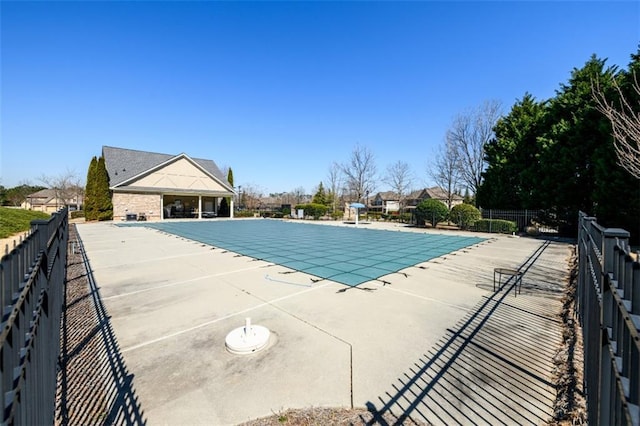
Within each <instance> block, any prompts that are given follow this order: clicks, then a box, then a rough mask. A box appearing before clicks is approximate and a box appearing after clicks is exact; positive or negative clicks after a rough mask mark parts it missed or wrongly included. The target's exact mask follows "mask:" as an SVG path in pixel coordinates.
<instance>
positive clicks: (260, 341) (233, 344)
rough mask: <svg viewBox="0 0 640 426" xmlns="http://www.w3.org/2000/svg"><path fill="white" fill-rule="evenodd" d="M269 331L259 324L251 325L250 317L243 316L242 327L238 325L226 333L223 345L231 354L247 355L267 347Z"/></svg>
mask: <svg viewBox="0 0 640 426" xmlns="http://www.w3.org/2000/svg"><path fill="white" fill-rule="evenodd" d="M270 335H271V332H270V331H269V329H268V328H266V327H263V326H261V325H252V324H251V318H245V322H244V327H238V328H236V329H235V330H232V331H231V332H230V333H229V334H227V338H226V339H225V346H226V347H227V350H228V351H229V352H231V353H233V354H238V355H248V354H252V353H255V352H258V351H260V350H262V349H264V348H266V347H267V343H269V336H270Z"/></svg>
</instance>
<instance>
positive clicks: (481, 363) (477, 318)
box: [367, 243, 566, 425]
mask: <svg viewBox="0 0 640 426" xmlns="http://www.w3.org/2000/svg"><path fill="white" fill-rule="evenodd" d="M548 245H549V244H548V243H544V244H542V245H541V246H540V248H539V249H538V250H537V251H536V252H535V253H534V254H533V255H532V256H531V257H530V258H529V259H528V260H527V262H525V264H524V265H523V266H522V267H521V270H523V271H525V279H527V272H531V273H532V275H533V273H534V272H535V273H537V274H540V275H538V276H537V277H536V278H537V279H539V278H541V276H542V275H545V276H546V275H547V274H546V273H547V272H549V273H551V272H552V271H544V270H542V269H540V268H536V267H532V266H533V265H534V263H535V261H536V260H537V259H538V258H539V257H540V256H541V254H542V252H543V251H544V250H545V249H546V248H547V247H548ZM562 271H563V270H561V271H560V272H562ZM564 271H565V272H566V269H564ZM555 273H556V279H555V280H552V279H551V278H549V279H548V280H545V281H547V285H544V286H543V287H544V289H542V291H541V292H540V294H535V292H536V290H538V289H537V288H536V287H537V286H535V285H532V286H530V287H529V288H528V289H527V291H526V292H523V293H522V294H520V293H519V294H517V296H516V295H515V282H512V281H513V280H512V279H510V281H508V282H507V285H505V286H504V287H503V289H502V290H501V291H499V292H496V293H493V294H491V295H490V296H488V297H486V298H485V299H484V300H482V301H480V302H479V303H478V304H477V305H476V307H475V308H474V309H473V310H472V311H470V312H469V313H468V314H467V315H466V316H465V317H464V318H463V319H462V320H460V321H459V322H458V324H457V325H456V326H455V327H454V328H452V329H449V330H447V333H446V335H445V336H444V337H443V338H442V339H441V340H440V341H439V342H438V343H437V344H436V345H435V346H434V347H433V348H432V349H431V350H430V351H429V352H428V353H425V354H424V355H423V356H422V357H420V358H419V359H418V360H417V361H416V362H415V363H414V364H413V366H411V367H410V368H409V369H408V370H407V371H406V372H405V373H403V376H402V377H399V378H398V381H397V382H396V383H395V384H393V385H392V390H391V391H389V392H386V393H385V395H383V396H381V397H379V398H378V401H370V402H369V403H368V404H367V408H368V409H369V411H370V412H372V413H373V414H374V418H373V420H372V421H371V422H369V424H382V425H387V424H389V423H388V422H387V421H385V420H384V419H385V418H387V419H388V418H389V417H392V418H395V419H396V421H395V422H394V423H393V424H394V425H396V424H397V425H399V424H405V423H411V421H409V419H410V420H413V421H415V422H426V423H428V424H446V425H449V424H500V423H501V424H540V423H544V422H545V421H547V420H549V419H550V418H551V417H552V415H553V405H554V402H555V398H556V389H555V386H554V384H553V383H551V382H550V378H549V376H550V372H551V371H552V370H553V358H554V355H555V354H556V352H557V349H558V347H559V346H560V345H561V343H562V321H561V320H560V318H559V316H558V314H559V312H560V309H561V301H560V299H559V298H555V297H549V295H550V294H549V293H552V294H553V293H555V292H556V290H557V289H555V288H554V289H553V291H549V290H552V289H551V287H553V286H552V285H551V281H555V283H556V284H555V286H556V287H561V286H562V285H563V284H564V280H562V279H561V278H560V277H559V276H558V275H557V273H558V271H555ZM530 282H531V281H530ZM532 284H533V283H532ZM541 296H542V297H541ZM383 416H384V417H383Z"/></svg>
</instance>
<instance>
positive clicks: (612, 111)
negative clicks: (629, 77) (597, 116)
mask: <svg viewBox="0 0 640 426" xmlns="http://www.w3.org/2000/svg"><path fill="white" fill-rule="evenodd" d="M613 87H614V89H615V90H616V92H617V94H618V98H619V99H618V101H617V102H614V101H611V100H609V99H607V97H606V96H605V94H604V91H603V90H602V89H601V87H600V84H599V83H598V82H597V81H596V82H595V83H594V84H593V85H592V91H593V97H594V99H595V101H596V105H597V108H598V110H599V111H600V112H602V113H603V114H604V115H605V117H607V118H608V119H609V121H610V122H611V127H612V130H613V139H614V147H615V150H616V155H617V157H618V163H619V164H620V165H621V166H622V167H623V168H624V169H625V170H626V171H628V172H629V173H631V175H632V176H633V177H635V178H637V179H640V102H639V103H638V104H633V103H632V102H631V101H629V100H628V99H627V98H626V97H625V95H624V93H623V91H622V89H621V88H620V85H619V84H618V82H617V80H616V79H615V78H614V79H613ZM632 88H633V91H634V92H635V93H636V94H637V96H638V99H640V83H638V76H637V74H636V73H635V72H634V73H633V84H632Z"/></svg>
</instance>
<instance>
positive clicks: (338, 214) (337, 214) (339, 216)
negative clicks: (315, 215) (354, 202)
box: [331, 210, 344, 220]
mask: <svg viewBox="0 0 640 426" xmlns="http://www.w3.org/2000/svg"><path fill="white" fill-rule="evenodd" d="M343 217H344V213H343V212H341V211H338V210H336V211H334V212H333V213H331V219H333V220H340V219H342V218H343Z"/></svg>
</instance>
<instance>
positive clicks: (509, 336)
mask: <svg viewBox="0 0 640 426" xmlns="http://www.w3.org/2000/svg"><path fill="white" fill-rule="evenodd" d="M327 226H329V224H327ZM350 226H353V225H350ZM359 226H361V225H359ZM364 226H368V227H371V228H380V229H390V230H397V231H401V232H436V231H426V230H424V229H411V228H404V227H401V226H398V225H395V224H383V223H371V224H369V225H364ZM77 229H78V232H79V234H80V237H81V239H82V242H83V244H84V248H85V251H86V254H87V257H88V259H89V262H90V267H91V272H92V274H93V277H94V279H95V282H96V284H97V286H98V288H99V293H100V296H101V299H102V301H103V303H104V306H105V307H106V310H107V312H108V314H109V316H110V322H111V325H112V327H113V330H114V332H115V335H116V337H117V341H118V344H119V347H120V350H121V352H122V355H123V356H124V360H125V361H126V365H127V367H128V369H129V370H130V371H131V373H132V374H133V376H134V377H133V385H134V387H135V390H136V393H137V395H138V396H139V398H140V403H141V405H142V408H143V410H144V413H145V418H146V419H147V420H148V423H149V424H213V425H228V424H229V425H231V424H238V423H241V422H244V421H247V420H251V419H255V418H258V417H263V416H267V415H270V414H273V413H278V412H280V411H283V410H285V409H287V408H303V407H310V406H313V407H324V406H333V407H370V408H372V409H375V410H377V411H388V412H392V413H393V414H395V415H397V416H402V415H403V414H404V415H410V416H412V417H414V418H416V419H417V420H426V421H429V422H432V423H443V424H450V423H455V422H459V423H470V422H478V423H500V422H505V423H514V422H517V423H532V424H539V423H540V422H541V421H542V420H546V419H547V418H549V417H550V416H551V414H552V409H551V405H552V402H553V399H554V397H555V390H554V389H553V385H552V384H551V371H552V359H551V358H552V357H553V354H554V351H555V348H557V346H558V345H559V342H560V339H561V328H560V324H559V320H558V319H557V318H556V316H557V314H558V312H559V310H560V301H559V296H560V293H561V291H562V288H564V284H565V278H566V276H567V274H568V273H567V258H568V255H569V245H568V244H565V243H560V242H553V243H550V244H549V243H548V242H545V241H543V240H537V239H530V238H513V237H510V236H503V235H488V234H484V235H480V236H482V237H486V238H488V239H487V240H486V241H484V242H482V243H480V244H477V245H474V246H472V247H468V248H465V249H462V250H459V251H458V252H454V253H451V254H448V255H444V256H441V257H438V258H436V259H432V260H431V261H428V262H424V263H421V264H419V265H417V266H416V267H410V268H407V269H404V270H402V271H401V273H393V274H390V275H387V276H385V277H383V278H384V281H386V282H387V283H386V284H385V283H383V282H380V281H371V282H366V283H364V284H361V285H360V286H358V287H355V288H354V287H347V286H345V285H343V284H339V283H335V282H331V281H328V280H323V281H319V282H314V280H312V278H314V277H312V276H310V275H307V274H305V273H302V272H293V271H291V270H289V269H287V268H285V267H282V266H279V265H275V264H272V263H268V262H265V261H257V260H254V259H252V258H248V257H245V256H238V255H236V254H235V253H233V252H230V251H226V250H223V249H220V248H215V249H212V248H211V247H210V246H207V245H204V244H202V243H196V242H194V241H191V240H187V239H184V238H180V237H175V236H171V235H167V234H164V233H161V232H158V231H155V230H151V229H147V228H138V227H135V228H134V227H117V226H115V225H114V224H110V223H88V224H78V225H77ZM456 235H472V236H478V234H475V233H456ZM522 265H527V268H528V269H527V272H526V273H525V275H524V278H523V290H522V293H521V294H518V295H517V297H514V293H513V290H511V291H509V292H508V293H507V291H508V290H509V288H510V287H509V286H505V289H504V290H502V291H500V292H497V293H494V292H493V291H492V288H493V270H494V268H496V267H506V268H514V267H516V268H517V267H520V266H522ZM246 317H250V318H251V321H252V323H254V324H256V325H262V326H265V327H267V328H269V330H271V332H272V339H271V341H270V343H269V346H268V347H267V348H266V349H264V350H262V351H260V352H257V353H254V354H251V355H233V354H231V353H229V352H228V351H227V350H226V349H225V345H224V341H225V337H226V335H227V334H228V333H229V332H230V331H232V330H233V329H235V328H237V327H240V326H242V325H243V324H244V320H245V318H246Z"/></svg>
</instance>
